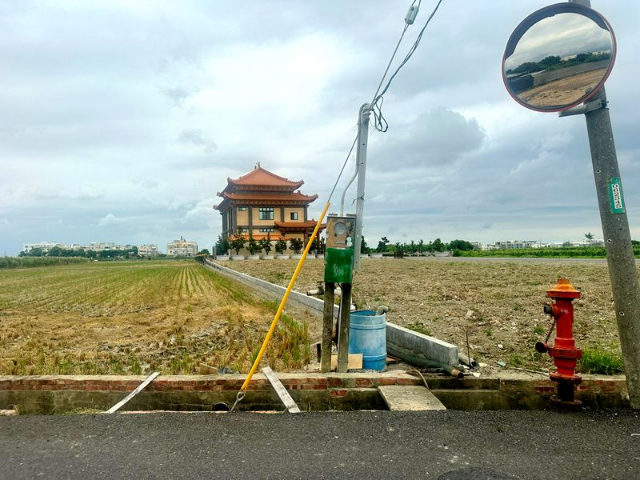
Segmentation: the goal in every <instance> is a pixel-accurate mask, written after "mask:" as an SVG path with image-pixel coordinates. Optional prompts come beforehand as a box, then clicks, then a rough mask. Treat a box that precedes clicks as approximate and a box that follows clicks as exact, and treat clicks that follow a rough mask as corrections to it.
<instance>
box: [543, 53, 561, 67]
mask: <svg viewBox="0 0 640 480" xmlns="http://www.w3.org/2000/svg"><path fill="white" fill-rule="evenodd" d="M560 62H561V58H560V57H559V56H558V55H549V56H548V57H545V58H543V59H542V60H540V61H539V62H538V63H539V64H541V65H547V66H551V65H555V64H557V63H560Z"/></svg>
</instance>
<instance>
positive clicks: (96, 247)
mask: <svg viewBox="0 0 640 480" xmlns="http://www.w3.org/2000/svg"><path fill="white" fill-rule="evenodd" d="M144 246H147V247H154V248H155V251H156V253H155V255H157V254H158V253H157V250H158V248H157V246H155V245H143V247H144ZM54 247H58V248H60V249H62V250H73V251H78V250H84V251H85V252H97V253H99V252H103V251H110V250H116V251H128V250H133V249H134V248H135V246H134V245H129V244H126V245H116V244H115V243H114V242H91V243H88V244H86V245H82V244H80V243H72V244H70V245H67V244H65V243H56V242H39V243H25V244H24V245H22V251H23V252H24V253H26V254H29V253H31V252H32V250H34V249H39V250H41V251H42V254H43V255H46V254H47V253H49V251H50V250H51V249H52V248H54Z"/></svg>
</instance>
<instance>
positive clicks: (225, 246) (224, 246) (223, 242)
mask: <svg viewBox="0 0 640 480" xmlns="http://www.w3.org/2000/svg"><path fill="white" fill-rule="evenodd" d="M229 248H230V245H229V239H228V238H227V236H226V235H225V236H222V235H218V241H217V242H216V255H226V254H227V253H229Z"/></svg>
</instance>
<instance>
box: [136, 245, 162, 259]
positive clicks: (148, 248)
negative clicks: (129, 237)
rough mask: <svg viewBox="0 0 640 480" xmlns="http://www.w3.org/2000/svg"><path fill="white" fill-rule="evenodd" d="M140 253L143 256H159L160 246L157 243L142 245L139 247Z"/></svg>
mask: <svg viewBox="0 0 640 480" xmlns="http://www.w3.org/2000/svg"><path fill="white" fill-rule="evenodd" d="M138 255H140V256H141V257H157V256H158V246H157V245H140V246H139V247H138Z"/></svg>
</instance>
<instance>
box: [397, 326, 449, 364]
mask: <svg viewBox="0 0 640 480" xmlns="http://www.w3.org/2000/svg"><path fill="white" fill-rule="evenodd" d="M387 353H388V354H389V355H393V356H395V357H399V358H402V359H403V360H405V361H406V362H408V363H411V364H413V365H418V366H424V365H428V364H429V362H438V363H442V364H445V365H458V364H459V363H460V362H459V360H458V347H456V346H455V345H451V344H450V343H447V342H444V341H442V340H438V339H437V338H433V337H430V336H428V335H424V334H422V333H418V332H414V331H413V330H409V329H408V328H404V327H401V326H399V325H395V324H393V323H388V322H387Z"/></svg>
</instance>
